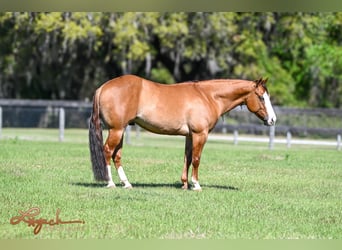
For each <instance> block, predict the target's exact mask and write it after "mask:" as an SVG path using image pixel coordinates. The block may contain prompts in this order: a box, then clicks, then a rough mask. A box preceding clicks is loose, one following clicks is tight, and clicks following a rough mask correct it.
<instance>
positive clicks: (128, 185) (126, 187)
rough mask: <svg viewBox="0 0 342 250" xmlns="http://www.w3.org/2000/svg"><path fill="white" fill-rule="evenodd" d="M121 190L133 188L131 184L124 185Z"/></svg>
mask: <svg viewBox="0 0 342 250" xmlns="http://www.w3.org/2000/svg"><path fill="white" fill-rule="evenodd" d="M123 188H124V189H132V188H133V186H132V184H126V185H124V186H123Z"/></svg>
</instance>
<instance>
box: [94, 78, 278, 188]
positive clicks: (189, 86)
mask: <svg viewBox="0 0 342 250" xmlns="http://www.w3.org/2000/svg"><path fill="white" fill-rule="evenodd" d="M267 80H268V79H262V78H260V79H258V80H254V81H249V80H240V79H214V80H204V81H191V82H183V83H177V84H168V85H166V84H161V83H156V82H153V81H150V80H147V79H144V78H141V77H138V76H135V75H123V76H120V77H117V78H114V79H112V80H109V81H107V82H105V83H104V84H103V85H101V86H100V87H99V88H98V89H96V91H95V94H94V97H93V108H92V114H91V117H90V122H89V148H90V155H91V163H92V170H93V174H94V178H95V180H96V181H107V182H108V185H107V187H108V188H112V187H116V186H115V183H114V182H113V178H112V173H111V159H112V160H113V162H114V166H115V168H116V170H117V173H118V176H119V178H120V181H121V183H122V184H123V187H124V188H128V189H129V188H132V185H131V183H130V182H129V181H128V178H127V176H126V174H125V172H124V169H123V167H122V163H121V156H122V146H123V137H124V131H125V128H126V126H128V125H129V124H138V125H139V126H141V127H142V128H144V129H146V130H147V131H150V132H153V133H157V134H165V135H181V136H185V154H184V165H183V171H182V175H181V181H182V183H183V186H182V188H183V189H189V183H188V172H189V168H190V165H191V164H192V177H191V181H192V189H193V190H195V191H201V190H202V188H201V186H200V184H199V178H198V169H199V165H200V159H201V153H202V150H203V147H204V145H205V143H206V141H207V138H208V134H209V132H210V131H211V130H212V129H213V128H214V126H215V124H216V123H217V121H218V120H219V118H220V116H222V115H223V114H224V113H227V112H229V111H230V110H231V109H233V108H234V107H236V106H238V105H243V104H244V105H247V108H248V110H249V111H250V112H251V113H254V114H255V115H256V116H257V117H258V118H260V120H262V121H263V122H264V124H265V125H266V126H272V125H274V124H275V122H276V114H275V112H274V110H273V108H272V104H271V101H270V97H269V92H268V90H267V87H266V82H267ZM101 121H102V124H103V125H104V126H105V127H107V129H108V137H107V139H106V142H105V143H104V144H103V137H102V126H101Z"/></svg>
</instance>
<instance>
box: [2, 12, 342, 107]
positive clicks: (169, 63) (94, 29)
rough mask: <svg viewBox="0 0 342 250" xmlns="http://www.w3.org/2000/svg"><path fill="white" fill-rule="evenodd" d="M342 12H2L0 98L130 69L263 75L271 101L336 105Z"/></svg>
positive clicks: (74, 90)
mask: <svg viewBox="0 0 342 250" xmlns="http://www.w3.org/2000/svg"><path fill="white" fill-rule="evenodd" d="M341 30H342V13H328V12H325V13H269V12H267V13H266V12H264V13H249V12H248V13H233V12H215V13H199V12H196V13H181V12H171V13H156V12H144V13H130V12H125V13H85V12H82V13H77V12H71V13H70V12H54V13H27V12H24V13H0V70H1V74H0V98H28V99H34V98H40V99H81V100H83V99H90V98H91V97H92V95H93V92H94V89H95V88H96V87H97V86H99V85H100V84H102V83H103V82H105V81H107V80H108V79H111V78H113V77H116V76H119V75H121V74H127V73H133V74H137V75H140V76H143V77H147V78H149V79H152V80H154V81H159V82H163V83H173V82H176V81H177V82H180V81H189V80H201V79H211V78H244V79H256V78H259V77H261V76H262V77H269V79H270V82H271V83H272V86H271V87H270V90H271V94H272V98H273V102H274V103H275V104H278V105H284V106H310V107H337V108H339V107H341V101H342V47H341V45H342V33H341V32H340V31H341Z"/></svg>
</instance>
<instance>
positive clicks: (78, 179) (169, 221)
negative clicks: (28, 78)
mask: <svg viewBox="0 0 342 250" xmlns="http://www.w3.org/2000/svg"><path fill="white" fill-rule="evenodd" d="M2 133H3V134H2V137H3V139H2V140H1V141H0V190H1V193H0V211H1V216H0V238H1V239H14V238H26V239H33V238H34V239H71V238H72V239H75V238H81V239H91V238H108V239H141V238H148V239H151V238H152V239H154V238H158V239H198V238H199V239H202V238H203V239H236V238H240V239H283V238H286V239H297V238H300V239H312V238H313V239H330V238H333V239H341V238H342V165H341V159H342V155H341V154H342V152H341V151H337V150H332V149H321V148H310V147H308V146H306V147H304V146H302V147H296V148H291V149H286V148H285V147H281V146H277V147H276V148H275V149H274V150H272V151H270V150H268V149H267V145H263V144H257V143H256V144H248V143H240V144H239V145H237V146H234V145H232V143H227V142H222V141H209V142H208V143H207V144H206V147H205V149H204V152H203V155H202V162H201V166H200V173H199V174H200V181H201V185H202V188H203V191H202V192H194V191H183V190H181V188H180V187H181V183H180V175H181V170H182V165H183V153H184V140H182V138H181V137H169V136H154V135H153V136H152V135H150V134H145V133H142V135H141V138H140V139H136V138H135V137H132V145H125V147H124V155H123V163H124V168H125V171H126V174H127V176H128V178H129V180H130V181H131V183H132V185H133V186H134V188H133V189H132V190H124V189H122V188H120V187H118V188H116V189H106V188H104V187H103V186H104V184H103V183H96V182H94V181H93V176H92V172H91V166H90V160H89V151H88V144H87V131H86V130H67V131H66V135H65V137H66V140H65V142H63V143H59V142H58V141H57V140H58V131H56V130H42V131H39V130H6V129H5V130H3V131H2ZM13 135H15V136H13ZM47 138H48V139H47ZM41 139H42V140H46V141H44V142H43V141H41ZM113 172H114V171H113ZM113 174H114V179H115V180H116V183H117V184H118V177H117V174H116V173H115V172H114V173H113ZM32 207H38V208H40V214H39V215H37V216H36V219H39V218H42V219H47V220H51V219H55V218H56V214H57V209H59V210H60V214H59V218H60V219H61V220H63V221H71V220H83V221H84V222H85V223H84V224H80V223H75V224H59V225H53V226H49V225H43V226H42V229H41V231H40V232H39V233H38V234H37V235H35V234H34V233H33V229H34V227H32V226H28V225H29V224H28V223H24V222H21V223H19V224H17V225H11V223H10V219H11V218H13V217H14V216H18V215H19V212H18V210H22V211H27V210H28V209H30V208H32ZM55 220H56V221H57V219H55ZM31 222H32V221H31Z"/></svg>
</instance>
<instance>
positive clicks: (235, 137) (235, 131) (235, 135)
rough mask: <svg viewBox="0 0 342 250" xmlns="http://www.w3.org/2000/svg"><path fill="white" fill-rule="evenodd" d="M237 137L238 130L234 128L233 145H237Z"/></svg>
mask: <svg viewBox="0 0 342 250" xmlns="http://www.w3.org/2000/svg"><path fill="white" fill-rule="evenodd" d="M238 137H239V132H238V131H237V130H236V129H235V130H234V145H238Z"/></svg>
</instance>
